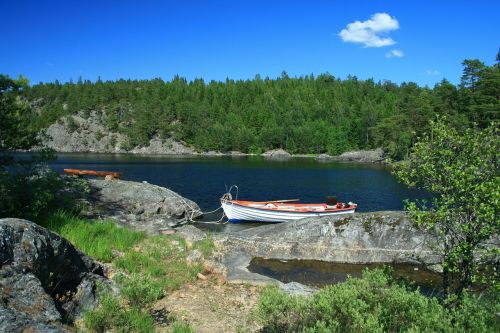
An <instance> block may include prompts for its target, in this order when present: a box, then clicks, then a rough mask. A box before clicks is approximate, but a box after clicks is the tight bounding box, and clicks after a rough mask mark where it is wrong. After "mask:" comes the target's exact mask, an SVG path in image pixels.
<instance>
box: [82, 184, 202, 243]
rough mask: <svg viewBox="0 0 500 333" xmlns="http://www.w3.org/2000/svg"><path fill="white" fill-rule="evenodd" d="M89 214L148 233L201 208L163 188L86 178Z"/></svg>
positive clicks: (181, 220)
mask: <svg viewBox="0 0 500 333" xmlns="http://www.w3.org/2000/svg"><path fill="white" fill-rule="evenodd" d="M88 182H89V185H90V195H89V196H88V197H87V201H88V202H89V204H90V205H89V206H90V207H91V209H90V211H89V212H88V215H89V216H90V217H101V218H112V219H114V220H116V221H117V222H118V223H119V224H121V225H123V226H125V227H129V228H132V229H135V230H141V231H145V232H146V233H148V234H157V233H159V232H160V231H161V230H164V229H168V228H171V227H173V226H177V225H179V224H184V223H186V222H188V221H189V220H191V219H194V218H196V217H199V216H201V214H202V213H201V210H200V207H199V206H198V205H197V204H196V203H195V202H193V201H191V200H189V199H186V198H184V197H182V196H181V195H179V194H177V193H176V192H174V191H172V190H169V189H167V188H165V187H161V186H157V185H153V184H149V183H145V182H143V183H139V182H133V181H126V180H101V179H89V180H88Z"/></svg>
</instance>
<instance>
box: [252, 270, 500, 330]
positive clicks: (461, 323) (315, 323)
mask: <svg viewBox="0 0 500 333" xmlns="http://www.w3.org/2000/svg"><path fill="white" fill-rule="evenodd" d="M498 304H499V303H498V302H492V301H486V300H485V299H482V300H478V299H477V297H473V296H467V297H466V301H465V302H464V303H463V304H462V305H459V307H457V308H454V309H451V310H448V309H447V308H446V307H445V306H443V305H442V304H440V302H439V300H438V299H437V298H428V297H425V296H423V295H422V294H420V292H419V291H418V290H410V289H409V287H407V286H404V285H400V284H398V283H396V282H395V281H394V280H392V278H391V277H390V276H389V275H387V274H386V273H384V272H383V271H382V270H373V271H368V270H367V271H365V272H364V273H363V277H362V278H360V279H354V278H349V279H348V280H347V281H346V282H344V283H341V284H337V285H332V286H328V287H325V288H323V289H322V290H320V291H319V292H317V293H316V294H314V295H313V296H311V297H309V298H304V297H300V296H298V297H293V296H289V295H286V294H284V293H282V292H281V291H279V290H278V288H277V287H270V288H267V289H265V290H264V292H263V294H262V296H261V300H260V304H259V309H258V312H259V316H260V318H261V319H262V322H263V324H264V331H266V332H466V331H474V332H490V331H498V330H499V329H500V323H499V320H498V318H497V317H496V314H495V313H497V312H498V311H499V310H500V306H499V305H498Z"/></svg>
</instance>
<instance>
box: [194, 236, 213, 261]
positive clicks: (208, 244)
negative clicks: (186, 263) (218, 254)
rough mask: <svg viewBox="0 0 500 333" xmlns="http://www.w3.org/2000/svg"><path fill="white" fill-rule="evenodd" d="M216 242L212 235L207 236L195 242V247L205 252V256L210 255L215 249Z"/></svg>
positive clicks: (202, 252)
mask: <svg viewBox="0 0 500 333" xmlns="http://www.w3.org/2000/svg"><path fill="white" fill-rule="evenodd" d="M214 246H215V245H214V242H213V240H212V237H207V238H205V239H202V240H200V241H197V242H195V243H194V244H193V249H197V250H199V251H200V252H201V254H203V256H204V257H208V256H210V255H211V254H212V252H213V250H214Z"/></svg>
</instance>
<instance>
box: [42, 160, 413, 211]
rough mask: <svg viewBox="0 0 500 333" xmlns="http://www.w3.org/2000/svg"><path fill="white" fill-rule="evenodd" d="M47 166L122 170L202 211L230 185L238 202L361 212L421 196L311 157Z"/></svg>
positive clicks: (372, 169) (386, 176) (379, 174)
mask: <svg viewBox="0 0 500 333" xmlns="http://www.w3.org/2000/svg"><path fill="white" fill-rule="evenodd" d="M51 166H52V167H53V169H54V170H56V171H60V172H62V170H63V169H64V168H77V169H92V170H106V171H119V172H123V179H126V180H134V181H147V182H149V183H151V184H156V185H160V186H164V187H168V188H170V189H172V190H174V191H176V192H178V193H179V194H181V195H182V196H184V197H186V198H189V199H191V200H193V201H195V202H196V203H198V205H199V206H200V207H201V209H202V210H205V211H206V210H213V209H215V208H217V207H219V206H220V202H219V198H220V197H221V196H222V194H223V193H224V192H225V191H226V188H229V187H230V186H231V185H232V184H236V185H238V187H239V196H238V197H239V198H240V199H247V200H257V201H262V200H281V199H295V198H300V199H301V201H302V202H324V201H325V198H326V196H328V195H336V196H337V197H338V198H339V201H343V202H348V201H352V202H355V203H357V204H358V211H359V212H369V211H379V210H401V209H403V199H405V198H411V199H413V198H416V197H421V196H422V194H421V193H419V192H418V191H416V190H412V189H408V188H407V187H406V186H404V185H402V184H400V183H398V182H397V180H396V179H395V178H394V176H393V175H391V173H390V170H389V168H388V167H387V166H384V165H380V164H362V163H345V162H342V163H339V162H318V161H316V160H314V159H313V158H292V159H289V160H286V161H276V160H267V159H264V158H262V157H260V156H243V157H226V156H225V157H197V156H196V157H192V156H189V157H170V156H138V155H123V154H119V155H112V154H76V153H72V154H62V153H60V154H58V159H57V160H56V161H54V162H53V163H51ZM233 196H234V193H233Z"/></svg>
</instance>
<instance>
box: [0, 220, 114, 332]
mask: <svg viewBox="0 0 500 333" xmlns="http://www.w3.org/2000/svg"><path fill="white" fill-rule="evenodd" d="M98 283H103V284H108V283H109V281H108V280H107V279H106V278H105V277H104V272H103V267H102V266H101V265H100V264H99V263H97V262H95V261H94V260H92V259H91V258H89V257H87V256H86V255H84V254H83V253H81V252H80V251H79V250H78V249H76V248H75V247H74V246H73V245H72V244H71V243H70V242H68V241H67V240H65V239H64V238H61V237H60V236H59V235H57V234H55V233H53V232H51V231H49V230H47V229H45V228H43V227H41V226H38V225H36V224H34V223H33V222H30V221H26V220H21V219H13V218H7V219H0V297H1V300H2V301H1V302H0V332H26V331H30V332H31V331H33V332H65V331H66V328H65V326H64V325H63V324H62V323H63V322H66V323H68V322H69V323H70V322H72V321H74V320H75V319H77V318H79V317H80V316H81V315H82V313H83V311H85V310H87V309H92V308H93V307H94V306H96V305H97V303H98V295H97V293H96V288H97V284H98Z"/></svg>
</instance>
